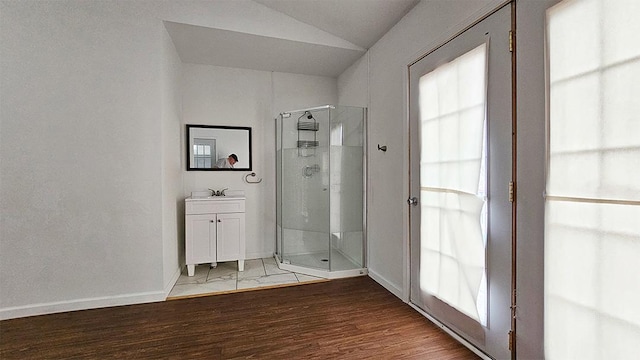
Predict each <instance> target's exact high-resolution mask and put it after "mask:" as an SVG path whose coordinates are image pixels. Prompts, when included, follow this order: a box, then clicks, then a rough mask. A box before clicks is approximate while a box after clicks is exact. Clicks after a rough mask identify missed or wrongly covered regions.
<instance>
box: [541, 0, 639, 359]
mask: <svg viewBox="0 0 640 360" xmlns="http://www.w3.org/2000/svg"><path fill="white" fill-rule="evenodd" d="M639 13H640V1H636V0H581V1H576V0H570V1H563V2H561V3H560V4H558V5H556V6H554V7H552V8H550V9H549V11H548V13H547V33H548V49H549V51H548V56H549V58H548V64H549V89H548V91H549V97H548V98H549V134H548V136H549V140H548V141H549V145H548V154H549V163H548V169H549V170H548V171H549V172H548V178H547V199H546V205H545V208H546V212H545V355H546V358H547V359H569V358H571V359H632V358H637V353H638V350H639V347H638V346H639V344H640V306H639V305H638V304H640V261H638V259H639V258H640V221H639V220H640V117H639V115H638V114H640V100H639V99H640V41H638V40H637V39H636V37H637V36H638V33H639V32H640V25H639V22H638V20H637V14H639Z"/></svg>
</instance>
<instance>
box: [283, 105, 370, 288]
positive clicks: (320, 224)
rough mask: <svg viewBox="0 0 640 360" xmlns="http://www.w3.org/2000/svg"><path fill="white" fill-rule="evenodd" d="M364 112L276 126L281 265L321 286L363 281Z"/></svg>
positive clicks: (331, 113) (303, 116) (310, 114)
mask: <svg viewBox="0 0 640 360" xmlns="http://www.w3.org/2000/svg"><path fill="white" fill-rule="evenodd" d="M365 126H366V109H365V108H359V107H350V106H331V105H326V106H321V107H316V108H310V109H302V110H294V111H287V112H283V113H281V114H280V115H279V116H278V118H277V119H276V201H277V204H276V219H277V220H276V231H277V237H276V238H277V244H276V260H277V262H278V266H280V268H282V269H286V270H289V271H295V272H299V273H303V274H308V275H313V276H320V277H324V278H339V277H347V276H357V275H362V274H366V264H365V260H366V259H365V244H366V241H365V238H366V233H365V229H366V211H365V209H366V203H365V202H366V197H365V194H366V176H365V174H366V154H365V149H366V143H365V140H366V139H365V138H366V137H365V134H366V127H365Z"/></svg>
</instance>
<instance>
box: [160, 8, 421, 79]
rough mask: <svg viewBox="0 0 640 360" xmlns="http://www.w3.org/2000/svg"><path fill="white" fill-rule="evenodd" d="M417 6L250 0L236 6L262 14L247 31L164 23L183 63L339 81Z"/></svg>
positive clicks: (249, 11)
mask: <svg viewBox="0 0 640 360" xmlns="http://www.w3.org/2000/svg"><path fill="white" fill-rule="evenodd" d="M418 2H419V0H254V1H249V2H243V3H241V2H237V3H235V4H243V6H247V9H246V10H247V11H246V14H255V13H256V11H257V12H259V13H260V14H261V16H262V18H260V17H256V18H255V19H256V22H255V23H253V24H251V25H252V26H251V27H250V28H246V29H238V28H235V29H229V28H228V27H227V28H222V27H220V28H217V27H208V26H196V25H190V24H184V23H179V22H169V21H165V22H164V24H165V28H166V29H167V32H168V33H169V35H170V36H171V39H172V40H173V43H174V45H175V47H176V50H177V52H178V55H179V56H180V59H181V60H182V61H183V62H185V63H193V64H204V65H215V66H226V67H235V68H245V69H253V70H262V71H277V72H288V73H297V74H307V75H318V76H328V77H337V76H338V75H340V74H341V73H342V72H344V70H346V69H347V68H348V67H349V66H350V65H351V64H353V63H354V62H355V61H356V60H357V59H359V58H360V57H361V56H362V55H364V53H365V52H366V49H368V48H370V47H371V46H372V45H373V44H375V42H376V41H378V40H379V39H380V38H381V37H382V36H383V35H384V34H385V33H386V32H387V31H388V30H389V29H390V28H391V27H393V25H395V24H396V23H397V22H398V21H400V19H402V17H403V16H404V15H405V14H406V13H407V12H409V11H410V10H411V9H412V8H413V7H414V6H415V5H416V4H417V3H418ZM265 17H266V18H268V21H265V20H264V18H265ZM230 20H233V19H230ZM242 20H243V21H245V22H246V21H247V20H248V18H243V19H242ZM249 22H250V21H249ZM283 29H284V30H283Z"/></svg>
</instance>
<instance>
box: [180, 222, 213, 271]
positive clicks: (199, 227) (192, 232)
mask: <svg viewBox="0 0 640 360" xmlns="http://www.w3.org/2000/svg"><path fill="white" fill-rule="evenodd" d="M186 222H187V224H186V227H185V238H186V239H185V240H186V241H185V252H186V260H187V264H202V263H215V262H216V251H217V249H216V228H217V226H216V224H217V222H216V214H204V215H187V216H186Z"/></svg>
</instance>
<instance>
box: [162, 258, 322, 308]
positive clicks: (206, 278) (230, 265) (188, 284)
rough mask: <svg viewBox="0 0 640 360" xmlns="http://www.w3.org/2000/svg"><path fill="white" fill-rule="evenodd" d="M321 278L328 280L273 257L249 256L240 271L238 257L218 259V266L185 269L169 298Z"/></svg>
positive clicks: (207, 265)
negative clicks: (287, 266)
mask: <svg viewBox="0 0 640 360" xmlns="http://www.w3.org/2000/svg"><path fill="white" fill-rule="evenodd" d="M318 281H328V280H327V279H323V278H318V277H314V276H308V275H303V274H298V273H293V272H290V271H286V270H280V269H279V268H278V265H277V264H276V261H275V259H274V258H264V259H252V260H246V261H245V263H244V271H238V262H237V261H230V262H224V263H218V265H217V267H215V268H211V267H210V265H209V264H202V265H198V266H196V269H195V275H194V276H188V275H187V269H186V268H185V269H184V270H183V272H182V274H180V278H178V281H177V282H176V284H175V286H174V287H173V289H171V292H170V293H169V296H168V297H167V300H170V299H172V298H183V297H193V296H201V295H212V294H216V293H228V292H234V291H238V290H247V289H256V288H262V287H273V286H278V285H292V284H297V283H308V282H318Z"/></svg>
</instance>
